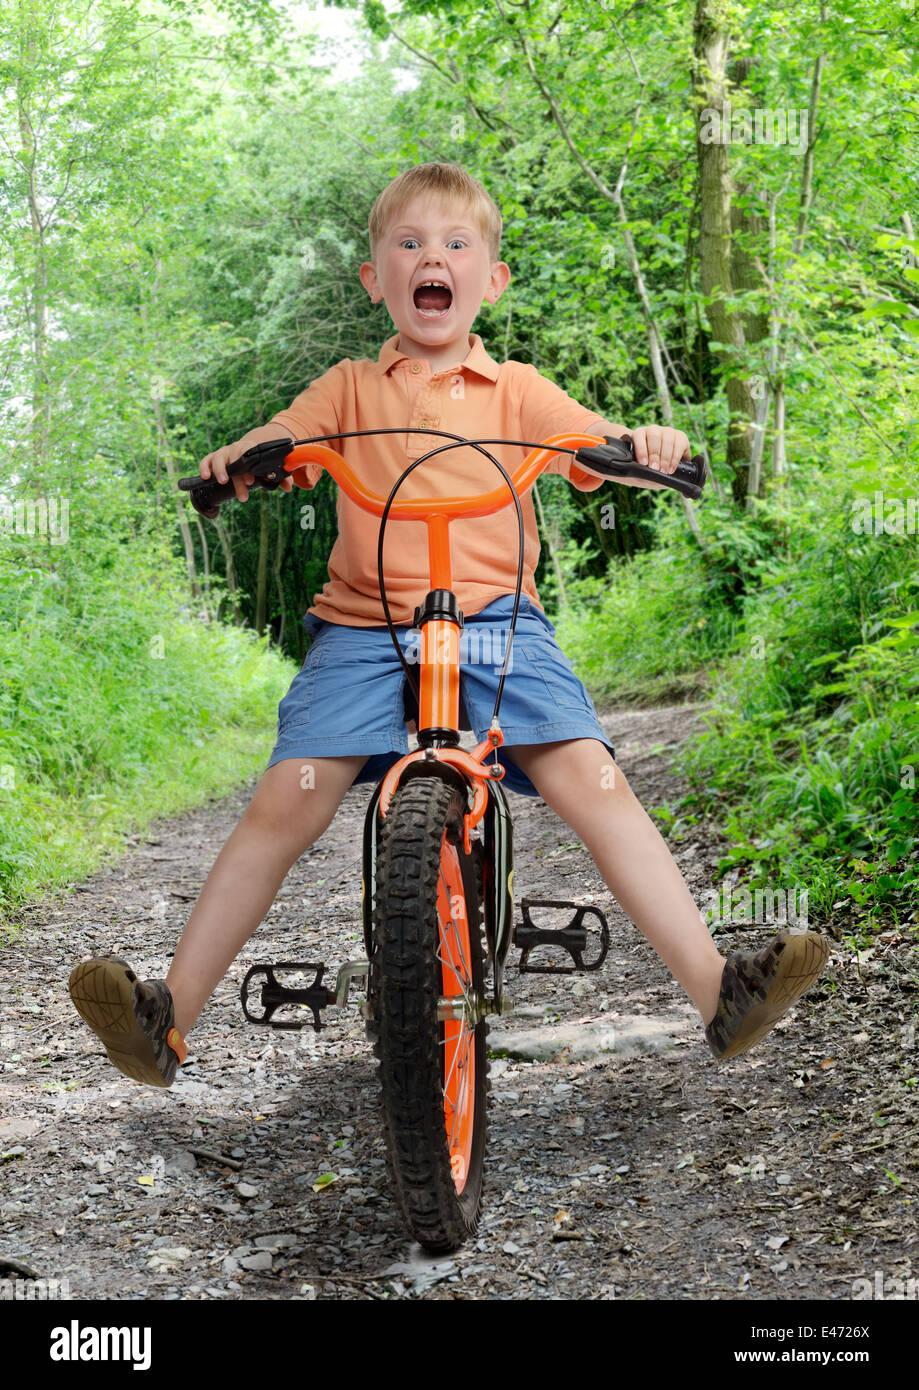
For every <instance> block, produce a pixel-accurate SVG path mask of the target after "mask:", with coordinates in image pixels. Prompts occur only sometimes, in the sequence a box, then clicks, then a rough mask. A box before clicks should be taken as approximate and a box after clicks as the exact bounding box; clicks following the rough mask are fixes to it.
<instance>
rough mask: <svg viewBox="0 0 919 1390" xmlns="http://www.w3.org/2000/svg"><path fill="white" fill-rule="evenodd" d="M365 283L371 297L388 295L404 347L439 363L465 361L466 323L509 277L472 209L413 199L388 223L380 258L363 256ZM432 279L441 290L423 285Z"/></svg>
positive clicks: (496, 295)
mask: <svg viewBox="0 0 919 1390" xmlns="http://www.w3.org/2000/svg"><path fill="white" fill-rule="evenodd" d="M360 275H361V283H362V285H363V286H364V288H365V289H366V290H367V292H368V293H369V295H370V298H371V300H372V301H373V303H374V304H376V303H378V302H379V301H380V299H385V301H386V307H387V309H388V310H389V313H390V316H391V318H392V321H393V323H394V324H395V325H396V327H397V328H398V330H399V351H400V352H405V353H408V355H409V356H410V357H426V358H427V359H428V361H429V362H430V364H431V366H432V368H434V369H435V370H440V369H442V368H444V367H450V366H453V365H454V364H455V363H458V362H463V361H465V359H466V357H467V356H468V355H469V330H470V328H471V327H472V323H473V320H474V319H475V317H476V315H477V314H478V312H479V309H480V308H481V306H482V300H483V299H485V300H487V301H488V303H489V304H494V303H495V302H496V300H498V299H499V298H500V296H501V294H502V293H503V292H504V290H505V289H506V287H507V284H508V282H509V280H510V278H511V273H510V270H509V268H508V266H506V265H505V263H504V262H503V261H494V262H492V260H491V258H490V255H489V250H488V245H487V243H486V242H485V240H484V238H483V236H482V233H481V232H480V231H479V229H478V227H477V226H476V225H475V223H474V221H473V220H472V218H471V217H470V214H469V212H468V210H465V209H463V208H462V207H460V206H457V205H455V204H453V203H443V202H441V201H440V200H437V201H434V200H433V199H432V198H430V197H427V198H420V197H419V198H415V199H413V200H412V202H411V203H409V204H408V206H407V207H405V208H403V210H402V211H401V212H400V213H397V214H396V217H395V220H394V221H392V222H391V223H390V225H389V226H388V227H387V228H386V231H385V233H384V234H383V237H382V239H381V241H380V244H379V246H378V248H377V258H376V263H375V264H374V263H372V262H371V261H365V262H364V264H363V265H362V266H361V270H360ZM428 280H435V281H439V282H440V283H441V285H442V286H443V287H444V288H442V289H430V288H429V289H427V290H421V288H420V287H421V286H422V285H423V284H424V283H425V282H426V281H428Z"/></svg>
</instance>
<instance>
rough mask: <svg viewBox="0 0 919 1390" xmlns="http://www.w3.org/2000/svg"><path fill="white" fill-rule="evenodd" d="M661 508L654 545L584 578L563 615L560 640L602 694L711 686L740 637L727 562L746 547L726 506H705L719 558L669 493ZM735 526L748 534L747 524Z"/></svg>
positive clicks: (657, 693) (680, 691) (668, 694)
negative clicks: (733, 538) (735, 539)
mask: <svg viewBox="0 0 919 1390" xmlns="http://www.w3.org/2000/svg"><path fill="white" fill-rule="evenodd" d="M657 508H658V511H657V513H656V516H655V520H654V522H653V523H652V535H653V539H652V543H651V547H650V548H649V549H648V550H644V551H641V552H639V553H638V554H637V555H635V556H633V557H632V559H630V560H627V561H624V562H622V563H619V564H617V565H615V566H613V567H611V568H610V570H609V572H608V574H607V575H606V576H605V577H604V578H603V579H602V580H597V579H593V578H584V579H581V580H577V581H574V582H573V583H572V584H571V585H570V586H569V594H570V596H571V598H572V600H573V602H572V607H571V609H570V610H561V611H559V612H558V614H557V616H555V617H554V618H553V621H554V622H555V625H556V631H557V633H558V639H559V642H560V643H561V645H562V647H563V648H564V650H565V651H566V652H567V653H568V655H569V657H570V659H571V661H572V663H573V664H574V665H575V667H576V669H577V670H578V672H579V674H580V676H581V678H582V680H584V682H585V683H586V684H587V685H588V686H589V688H590V689H591V691H592V692H593V693H594V695H595V696H596V697H597V698H600V697H603V698H606V699H628V700H630V701H635V700H641V701H642V702H643V703H649V702H651V701H652V700H667V699H672V698H678V697H681V696H683V697H685V696H686V695H689V694H693V693H695V692H699V691H701V690H704V689H705V687H706V685H707V684H708V680H709V670H710V666H711V663H713V662H716V661H717V660H718V659H719V658H720V657H721V656H722V655H724V654H725V653H726V652H728V651H730V649H731V647H732V645H733V642H734V640H735V637H736V632H737V628H738V618H737V615H736V613H734V612H732V608H731V604H730V603H729V601H728V600H727V597H726V594H725V581H724V573H725V571H724V569H723V565H724V563H725V557H728V558H730V557H731V556H732V555H733V554H734V552H735V550H736V548H737V546H736V545H732V544H731V542H730V540H729V538H728V537H726V535H725V527H724V517H723V515H722V514H721V513H720V512H719V511H718V510H717V509H715V508H713V509H712V511H711V512H703V513H701V516H702V518H703V521H704V522H709V521H711V523H712V528H711V529H712V530H713V531H714V533H715V536H716V537H718V538H719V540H718V544H720V545H721V547H722V549H720V550H717V549H713V555H714V557H715V558H714V559H713V561H712V562H711V563H709V560H708V557H707V554H706V552H704V551H701V550H700V549H699V547H698V546H697V545H696V544H695V542H694V541H693V540H692V537H691V536H690V535H689V534H688V532H687V531H686V527H685V523H684V522H683V521H682V518H681V516H680V515H679V512H678V509H677V507H676V506H675V505H674V504H671V503H668V502H664V501H661V502H659V503H657ZM734 530H735V532H736V535H737V536H743V535H744V528H743V526H742V525H740V524H738V525H737V526H736V527H735V528H734ZM713 545H714V542H713Z"/></svg>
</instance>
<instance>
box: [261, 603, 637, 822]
mask: <svg viewBox="0 0 919 1390" xmlns="http://www.w3.org/2000/svg"><path fill="white" fill-rule="evenodd" d="M513 609H514V596H513V594H507V595H503V596H502V597H501V598H499V599H496V600H495V602H494V603H490V604H488V606H487V607H486V608H482V609H481V610H480V611H479V612H478V613H474V614H473V615H472V616H471V617H469V618H467V619H466V622H465V627H464V628H463V631H462V634H461V637H460V724H461V725H465V726H468V727H469V728H471V729H472V730H473V731H474V733H475V735H476V739H477V740H478V741H479V742H481V740H482V739H484V738H485V735H486V734H487V732H488V728H489V725H490V724H491V718H492V714H493V712H494V704H495V695H496V693H497V689H498V681H499V680H500V677H501V668H502V666H503V663H504V656H505V651H506V643H507V638H508V633H509V629H510V618H511V614H512V612H513ZM303 621H304V626H305V627H306V629H307V631H308V632H309V633H310V634H311V635H312V636H313V644H312V646H311V647H310V649H309V651H308V652H307V654H306V659H305V661H304V662H303V665H302V667H301V668H300V671H299V672H298V674H297V675H296V676H295V677H294V679H293V682H292V684H291V687H290V690H289V691H288V692H287V694H286V695H285V696H284V699H283V700H282V701H281V703H280V705H279V706H278V739H277V743H276V744H275V746H274V751H273V753H272V754H271V758H270V760H269V762H268V766H269V767H273V766H274V764H275V763H279V762H282V761H283V760H284V759H285V758H303V759H308V758H336V757H347V756H350V755H355V754H359V753H364V754H366V756H367V761H366V762H365V763H364V765H363V767H362V768H361V770H360V772H359V773H358V775H357V777H356V778H355V779H354V780H355V782H379V781H380V779H381V778H382V777H383V775H384V774H385V773H386V772H388V770H389V769H390V768H391V767H392V766H393V764H394V763H396V762H398V760H399V758H401V757H403V756H404V755H405V754H406V753H408V752H409V743H408V733H407V731H406V728H405V722H406V714H405V704H404V687H405V684H406V679H405V672H404V671H403V669H402V666H401V664H400V662H399V658H398V657H397V656H396V650H395V647H394V646H393V641H392V638H391V637H390V635H389V631H388V629H387V628H385V627H350V626H346V625H344V624H342V623H328V622H325V621H324V620H323V619H322V618H317V617H315V616H314V615H313V614H311V613H308V614H307V615H306V617H305V618H304V620H303ZM396 633H397V635H398V638H399V643H400V645H401V647H402V650H403V652H404V653H405V656H406V660H408V661H409V664H411V663H412V659H413V658H414V660H415V661H416V662H417V659H418V654H419V651H420V641H421V634H420V633H419V632H418V631H417V630H416V629H414V628H410V627H398V628H396ZM498 721H499V723H500V725H501V731H502V733H503V734H504V744H503V745H502V747H501V748H500V749H499V750H498V759H499V761H500V762H501V763H503V765H504V767H505V769H506V772H505V776H504V778H503V779H502V785H503V786H504V788H505V789H509V790H510V791H515V792H519V793H520V794H521V795H523V796H538V795H539V793H538V792H537V790H536V788H535V787H534V786H533V783H532V782H531V781H530V780H529V778H528V777H525V776H524V775H523V772H522V771H521V770H520V768H519V767H518V766H517V764H516V763H515V762H514V761H513V759H512V758H511V757H508V756H507V755H508V751H509V749H511V748H512V746H513V745H514V744H515V743H519V744H528V743H553V742H555V741H556V740H558V739H573V738H594V739H597V740H598V741H599V742H600V743H602V744H603V745H604V747H606V748H608V749H609V754H610V757H611V758H613V759H614V758H615V756H616V752H615V749H614V748H613V746H612V745H611V744H610V743H609V742H608V741H607V738H606V735H605V733H604V732H603V729H602V728H601V726H600V722H599V720H598V718H597V712H596V710H595V709H594V706H593V703H592V701H591V699H590V696H589V695H588V694H587V691H586V690H585V689H584V686H583V685H582V683H581V681H580V680H579V679H578V677H577V676H576V675H575V673H574V671H573V670H572V668H571V664H570V662H569V661H568V658H567V657H566V656H565V654H564V652H563V651H562V649H561V647H560V646H559V645H558V643H557V642H556V640H555V628H554V627H553V626H552V624H551V623H550V622H549V619H548V618H547V617H546V615H545V614H544V613H543V611H542V609H541V608H539V607H538V606H537V605H536V604H534V603H532V602H531V601H530V599H529V598H527V596H526V595H525V594H521V596H520V608H519V610H518V613H517V627H516V630H515V632H514V640H513V643H512V645H511V657H510V669H509V670H508V673H507V679H506V680H505V682H504V690H503V692H502V695H501V707H500V709H499V711H498Z"/></svg>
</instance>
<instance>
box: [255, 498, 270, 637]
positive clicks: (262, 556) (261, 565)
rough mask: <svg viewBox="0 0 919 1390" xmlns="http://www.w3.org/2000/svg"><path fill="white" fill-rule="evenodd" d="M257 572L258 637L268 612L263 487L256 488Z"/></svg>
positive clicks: (256, 620)
mask: <svg viewBox="0 0 919 1390" xmlns="http://www.w3.org/2000/svg"><path fill="white" fill-rule="evenodd" d="M258 500H259V530H258V572H257V578H256V589H255V630H256V632H257V633H258V635H259V637H261V636H263V634H264V632H265V622H266V618H267V613H268V505H267V504H268V499H267V497H266V496H265V492H264V489H263V488H259V490H258Z"/></svg>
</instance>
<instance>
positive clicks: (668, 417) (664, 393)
mask: <svg viewBox="0 0 919 1390" xmlns="http://www.w3.org/2000/svg"><path fill="white" fill-rule="evenodd" d="M495 4H496V6H497V8H498V10H499V11H500V13H501V15H502V17H503V18H504V20H505V22H507V23H508V29H509V32H510V34H511V36H512V38H513V40H514V42H515V43H516V44H517V46H518V47H519V48H520V50H521V52H522V53H523V56H524V58H525V60H526V64H527V68H528V69H529V72H530V76H531V77H532V79H533V82H534V84H535V86H536V87H537V89H538V90H539V91H540V92H541V93H542V95H543V97H544V98H545V100H546V103H547V105H548V107H549V111H550V113H551V115H552V119H553V120H554V122H555V124H556V125H557V126H558V128H559V131H560V132H561V135H562V138H563V140H564V141H565V144H566V145H567V146H568V148H569V150H570V151H571V153H572V155H573V156H574V158H575V160H576V161H577V164H578V167H579V168H580V169H582V170H583V171H584V173H585V174H586V175H587V177H588V178H589V179H590V181H591V183H592V184H593V186H594V188H596V190H597V192H598V193H600V194H601V195H602V196H603V197H604V198H606V199H607V200H608V201H609V202H610V203H612V204H613V205H614V206H615V208H616V211H617V213H618V216H619V225H620V231H621V232H622V239H623V241H624V242H625V249H626V258H627V260H628V263H629V270H630V271H631V274H632V280H633V281H634V284H635V292H636V294H637V295H638V299H639V303H640V304H641V312H642V317H643V319H644V323H645V329H646V331H647V334H648V355H649V357H650V360H651V371H652V372H653V374H654V384H655V386H656V387H657V394H658V399H659V400H660V403H661V414H662V416H663V417H664V424H665V425H670V426H672V425H673V405H672V403H671V400H670V390H669V387H668V386H667V374H666V372H665V371H664V361H663V340H662V337H661V334H660V333H659V332H658V328H657V323H656V321H655V318H654V314H653V312H652V309H651V301H650V299H649V298H648V291H647V289H646V287H645V282H644V277H643V275H642V273H641V265H640V263H639V260H638V253H637V251H636V250H635V242H634V240H633V238H632V232H631V228H630V227H629V225H628V216H627V214H626V210H625V203H624V201H623V197H622V190H623V187H624V186H625V178H626V172H627V170H628V164H629V152H630V150H631V147H632V140H633V139H634V136H635V125H636V123H637V120H638V112H639V111H640V110H641V95H640V94H639V99H638V106H637V108H636V110H635V113H634V115H633V119H632V134H631V135H630V137H629V143H628V145H627V147H626V151H625V154H624V156H623V160H622V166H621V168H620V170H619V178H618V179H617V181H616V185H615V187H614V188H610V187H609V185H608V184H607V183H606V182H605V180H604V179H602V178H601V177H600V175H599V174H598V173H597V172H596V170H595V169H593V168H592V167H591V166H590V165H589V164H588V162H587V160H586V159H585V158H584V156H583V155H582V154H581V151H580V150H579V149H578V147H577V145H576V144H575V142H574V140H573V139H572V136H571V132H570V131H569V129H568V126H567V124H566V122H565V118H564V117H563V115H562V113H561V111H560V110H559V106H558V103H557V101H556V100H555V98H554V97H553V95H552V93H551V92H550V91H549V88H548V87H547V86H546V84H545V82H544V81H543V80H542V78H541V77H540V75H539V73H538V72H537V71H536V65H535V64H534V62H533V57H532V54H531V53H530V49H529V45H528V44H527V41H526V37H525V35H524V34H523V33H522V32H521V30H520V28H519V27H518V26H517V25H515V24H513V23H509V22H508V15H507V12H506V10H505V9H504V7H503V5H502V4H501V0H495ZM620 38H621V35H620ZM623 46H624V47H625V48H626V52H627V53H628V57H629V61H630V62H631V64H632V68H633V70H634V72H635V76H636V78H637V80H638V82H639V83H640V85H641V91H642V92H643V91H644V88H645V83H644V81H643V80H642V77H641V73H640V72H639V70H638V66H637V64H636V62H635V59H634V57H633V56H632V53H631V52H630V51H629V49H628V46H627V45H626V44H625V42H624V41H623ZM678 495H679V498H680V504H681V506H682V508H683V513H684V515H685V517H686V520H687V522H688V523H689V528H690V530H691V531H692V533H693V535H694V536H695V538H696V541H697V543H698V544H699V545H700V546H702V532H701V531H700V529H699V522H698V520H697V518H696V513H695V509H694V508H693V505H692V502H691V501H690V500H689V498H688V497H684V496H683V495H682V493H680V494H678Z"/></svg>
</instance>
